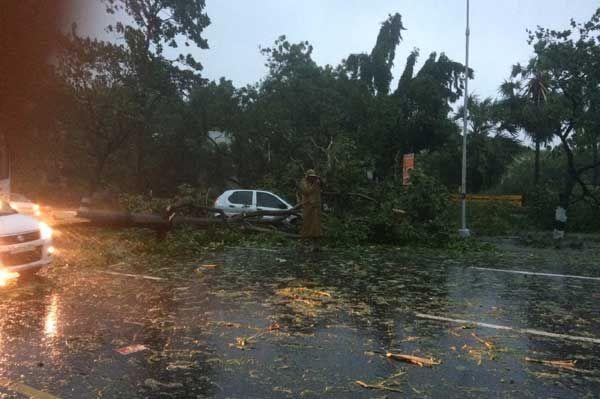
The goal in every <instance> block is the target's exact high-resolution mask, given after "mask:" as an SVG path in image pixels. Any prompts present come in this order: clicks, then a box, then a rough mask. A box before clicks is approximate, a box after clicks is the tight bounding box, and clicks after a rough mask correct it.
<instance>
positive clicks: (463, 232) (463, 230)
mask: <svg viewBox="0 0 600 399" xmlns="http://www.w3.org/2000/svg"><path fill="white" fill-rule="evenodd" d="M469 34H470V32H469V0H467V30H466V31H465V37H466V40H465V48H466V51H465V104H464V106H463V145H462V178H461V185H460V206H461V215H460V218H461V227H460V230H458V234H459V235H460V236H461V237H462V238H466V237H469V236H470V235H471V232H470V231H469V229H468V228H467V129H468V124H467V121H468V118H469V111H468V110H467V105H468V102H469Z"/></svg>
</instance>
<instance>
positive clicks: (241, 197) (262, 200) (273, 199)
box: [215, 190, 293, 219]
mask: <svg viewBox="0 0 600 399" xmlns="http://www.w3.org/2000/svg"><path fill="white" fill-rule="evenodd" d="M215 208H217V209H221V210H223V211H224V212H225V215H227V216H232V215H235V214H239V213H252V212H256V211H286V210H290V209H292V208H293V206H292V205H290V204H289V203H288V202H287V201H286V200H284V199H283V198H281V197H280V196H278V195H277V194H273V193H271V192H269V191H261V190H227V191H225V192H224V193H223V194H221V195H220V196H219V197H218V198H217V200H216V201H215ZM276 217H277V216H263V218H265V219H274V218H276ZM292 218H293V217H292Z"/></svg>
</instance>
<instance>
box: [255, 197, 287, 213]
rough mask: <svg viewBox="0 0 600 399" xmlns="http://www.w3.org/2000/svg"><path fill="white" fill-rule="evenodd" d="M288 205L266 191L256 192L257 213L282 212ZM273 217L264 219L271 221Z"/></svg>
mask: <svg viewBox="0 0 600 399" xmlns="http://www.w3.org/2000/svg"><path fill="white" fill-rule="evenodd" d="M288 208H289V207H288V205H287V204H285V203H284V202H283V201H281V200H280V199H279V198H277V197H276V196H275V195H273V194H271V193H269V192H266V191H257V192H256V209H257V210H259V211H284V210H286V209H288ZM272 218H274V216H265V219H272Z"/></svg>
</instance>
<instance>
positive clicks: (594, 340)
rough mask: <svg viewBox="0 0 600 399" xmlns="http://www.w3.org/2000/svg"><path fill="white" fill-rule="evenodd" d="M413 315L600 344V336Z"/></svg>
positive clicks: (418, 315)
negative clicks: (585, 335) (583, 335)
mask: <svg viewBox="0 0 600 399" xmlns="http://www.w3.org/2000/svg"><path fill="white" fill-rule="evenodd" d="M415 316H417V317H418V318H421V319H429V320H437V321H447V322H450V323H458V324H470V325H474V326H478V327H485V328H493V329H495V330H505V331H514V332H518V333H520V334H528V335H539V336H542V337H550V338H559V339H567V340H570V341H580V342H591V343H593V344H600V338H590V337H580V336H577V335H569V334H556V333H551V332H547V331H541V330H534V329H531V328H518V327H511V326H502V325H499V324H490V323H481V322H479V321H473V320H463V319H451V318H449V317H442V316H434V315H429V314H423V313H415Z"/></svg>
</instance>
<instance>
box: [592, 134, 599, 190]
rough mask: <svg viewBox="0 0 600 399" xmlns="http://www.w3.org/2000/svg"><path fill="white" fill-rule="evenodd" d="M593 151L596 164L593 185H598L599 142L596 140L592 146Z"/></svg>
mask: <svg viewBox="0 0 600 399" xmlns="http://www.w3.org/2000/svg"><path fill="white" fill-rule="evenodd" d="M592 151H593V153H592V154H593V158H594V159H593V163H594V165H596V166H594V171H593V175H592V185H593V186H597V185H598V165H597V164H598V142H597V141H594V144H593V147H592Z"/></svg>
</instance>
